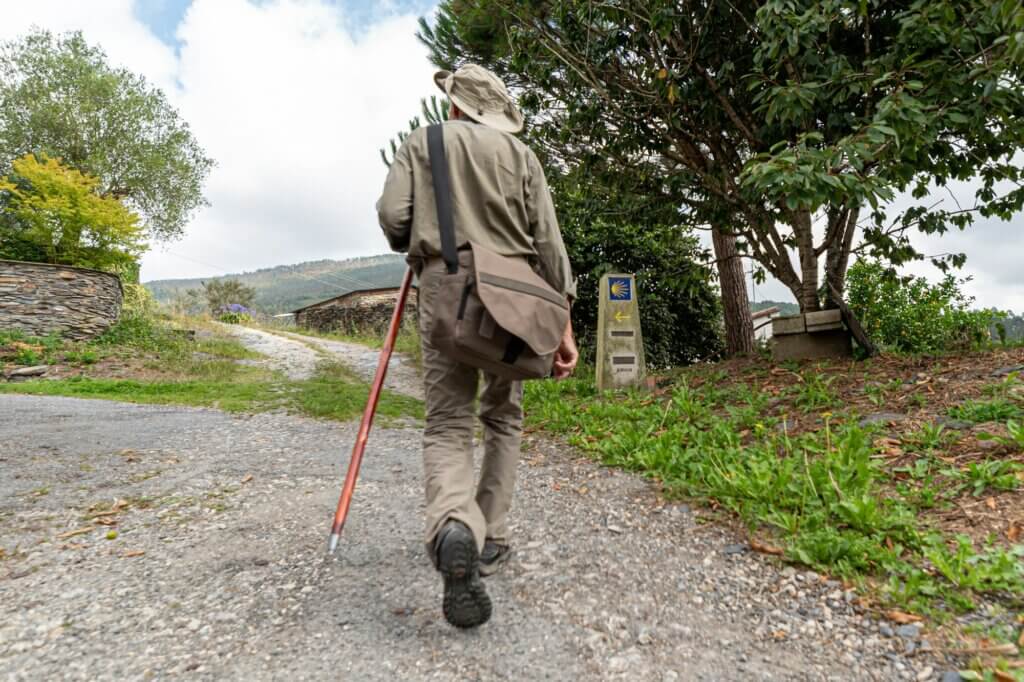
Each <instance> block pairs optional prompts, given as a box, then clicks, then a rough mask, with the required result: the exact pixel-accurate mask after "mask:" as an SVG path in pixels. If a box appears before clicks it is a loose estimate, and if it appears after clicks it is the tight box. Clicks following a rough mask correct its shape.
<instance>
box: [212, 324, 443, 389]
mask: <svg viewBox="0 0 1024 682" xmlns="http://www.w3.org/2000/svg"><path fill="white" fill-rule="evenodd" d="M221 328H222V329H223V330H224V331H226V332H228V333H229V334H232V335H234V336H235V337H237V338H238V339H239V340H240V341H241V342H242V343H244V344H245V345H246V346H248V347H249V348H251V349H252V350H255V351H257V352H259V353H262V354H263V355H266V356H267V359H266V360H265V361H261V362H264V363H265V364H266V366H267V367H270V368H271V369H276V370H280V371H282V372H284V373H285V374H286V375H287V376H288V377H289V378H291V379H308V378H309V377H311V376H313V373H314V372H315V370H316V365H317V363H318V362H321V361H322V360H324V359H334V360H338V361H340V362H342V363H344V364H345V365H347V366H348V367H350V368H351V369H352V370H353V371H354V372H355V373H356V374H357V375H359V376H360V377H362V378H363V379H364V380H366V381H370V380H372V379H373V376H374V374H375V373H376V371H377V362H378V360H379V359H380V351H378V350H375V349H373V348H367V347H366V346H360V345H359V344H356V343H345V342H343V341H334V340H330V339H320V338H316V337H312V336H302V335H300V334H290V333H288V332H284V331H276V332H273V333H271V332H266V331H263V330H260V329H252V328H251V327H243V326H241V325H233V324H225V325H221ZM384 387H385V388H386V389H388V390H391V391H395V392H396V393H402V394H404V395H409V396H412V397H414V398H420V399H422V398H423V384H422V381H421V379H420V375H419V370H418V369H417V368H416V364H415V363H414V362H413V361H412V359H411V358H406V357H404V356H402V355H400V354H398V353H395V354H394V355H392V357H391V363H390V364H389V365H388V374H387V378H386V379H385V380H384Z"/></svg>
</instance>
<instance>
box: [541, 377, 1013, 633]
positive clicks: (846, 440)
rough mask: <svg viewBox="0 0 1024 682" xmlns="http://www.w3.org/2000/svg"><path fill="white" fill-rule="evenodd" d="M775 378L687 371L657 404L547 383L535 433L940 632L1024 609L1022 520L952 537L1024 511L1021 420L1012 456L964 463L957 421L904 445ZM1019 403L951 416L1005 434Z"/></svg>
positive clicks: (968, 457)
mask: <svg viewBox="0 0 1024 682" xmlns="http://www.w3.org/2000/svg"><path fill="white" fill-rule="evenodd" d="M778 372H779V373H780V374H782V373H785V374H787V376H788V374H791V373H794V368H780V369H779V370H778ZM766 373H767V372H766V371H765V370H763V369H757V370H752V376H751V377H750V378H747V377H739V378H738V379H737V378H736V377H733V379H731V380H729V381H727V380H725V376H724V374H723V373H722V372H721V370H718V371H717V372H713V373H710V376H706V377H704V380H703V381H691V380H690V377H689V376H688V375H687V374H685V373H681V374H679V375H678V376H677V377H676V379H675V380H674V382H672V383H671V384H670V385H667V386H664V385H663V386H662V388H660V389H658V390H656V391H655V392H654V393H653V394H652V393H627V394H619V395H600V394H598V392H597V391H596V389H595V388H594V385H593V382H592V380H591V379H590V378H589V377H582V378H577V379H573V380H570V381H567V382H564V383H554V382H542V383H541V382H538V383H532V384H529V385H528V387H527V397H526V400H527V415H528V424H529V426H530V427H531V428H534V429H544V430H546V431H549V432H553V433H556V434H561V435H562V436H564V437H565V438H566V439H567V440H568V441H569V442H570V443H571V444H572V445H574V446H577V447H579V448H581V449H582V450H584V451H586V452H589V453H591V454H593V455H594V456H595V457H597V458H598V459H600V460H601V461H602V462H603V463H605V464H607V465H611V466H617V467H622V468H625V469H630V470H634V471H639V472H642V473H643V474H645V475H647V476H651V477H653V478H656V479H658V480H659V481H660V482H661V483H662V486H663V489H664V490H665V492H666V493H667V494H669V495H677V496H684V497H687V498H692V499H698V500H704V501H706V502H707V503H708V504H710V505H711V506H712V507H714V508H724V509H726V510H729V511H730V512H733V513H734V514H735V515H736V517H737V518H738V519H739V520H741V521H742V522H743V524H744V525H745V526H746V527H747V529H748V531H749V532H750V534H751V535H752V536H759V537H760V538H761V539H760V540H758V544H759V545H760V546H761V547H767V548H768V549H769V550H772V549H773V548H772V546H773V545H777V547H778V551H779V553H780V554H783V555H784V557H785V558H786V559H787V560H789V561H793V562H798V563H801V564H806V565H809V566H812V567H815V568H817V569H819V570H823V571H825V572H828V573H831V574H833V575H837V576H840V577H842V578H844V579H847V580H850V581H852V582H855V583H857V584H859V585H861V587H862V588H863V589H864V590H865V592H866V593H867V594H868V595H870V597H871V598H872V599H874V600H877V602H878V603H881V604H884V605H887V606H888V607H889V608H898V609H904V610H906V611H911V612H914V613H919V614H922V615H928V616H930V617H932V618H934V619H936V620H937V621H944V620H948V619H950V618H951V617H953V616H955V615H957V614H961V613H964V612H967V611H969V610H972V609H974V608H976V607H978V606H979V605H981V604H985V605H987V607H988V608H996V609H1003V610H1004V611H1005V612H1006V613H1013V612H1014V611H1019V610H1020V609H1021V608H1024V545H1021V544H1020V543H1019V540H1020V539H1021V536H1020V533H1021V529H1020V527H1019V526H1015V525H1014V521H1013V518H1014V517H1013V515H1012V513H1011V514H1010V517H1008V518H1007V521H1009V522H1010V525H1009V530H1007V531H1006V533H1007V534H1006V535H1005V536H1003V537H994V536H987V537H986V536H982V537H970V536H968V535H966V534H963V533H960V532H958V531H956V530H955V525H950V524H947V523H945V521H946V517H947V516H950V515H953V516H955V515H956V514H957V511H958V507H959V505H963V504H970V503H969V502H967V500H974V499H978V500H979V501H984V502H985V505H986V507H987V508H988V509H999V506H998V505H999V504H1000V503H999V502H997V501H996V498H997V496H999V495H1001V494H1009V495H1010V497H1009V498H1008V502H1006V503H1004V504H1010V505H1014V504H1015V502H1014V501H1015V500H1018V499H1019V494H1020V492H1021V491H1022V488H1024V451H1022V448H1020V447H1017V445H1016V441H1015V438H1016V436H1015V435H1013V434H1020V427H1019V426H1016V424H1017V423H1016V422H1013V423H1014V425H1015V430H1014V431H1012V432H1010V435H1009V436H1007V437H1005V439H1004V440H1003V441H1000V443H1002V444H1003V446H1004V447H1005V448H1006V449H1007V450H1006V451H1005V452H1003V451H988V454H984V453H983V454H981V455H979V454H977V453H975V452H974V451H973V450H972V451H971V452H968V453H965V454H964V455H962V456H961V455H959V454H953V451H952V448H953V446H954V445H956V444H957V443H958V442H959V441H960V440H961V439H962V438H963V435H962V434H953V433H950V432H949V431H948V430H947V429H946V428H945V427H944V426H943V425H942V424H941V423H936V422H934V421H932V422H926V423H924V424H921V425H920V426H918V427H916V428H908V429H907V431H906V433H904V434H899V435H897V436H893V435H892V434H891V433H889V432H888V431H887V430H886V428H885V427H884V426H882V425H874V426H861V420H860V416H861V415H859V414H858V413H857V411H856V409H851V406H850V405H848V404H846V403H844V401H843V399H842V397H841V396H840V387H839V386H838V382H837V381H834V380H835V378H836V376H837V375H831V376H826V375H825V374H824V373H822V372H821V371H820V370H818V369H813V370H809V371H806V372H804V373H802V374H799V375H798V376H799V377H800V380H799V381H798V382H795V383H793V384H792V385H791V386H789V387H786V388H781V389H776V390H775V391H774V393H772V392H768V391H767V389H766V385H767V384H768V383H769V382H768V381H764V382H763V383H762V382H761V381H760V379H761V378H762V377H763V376H764V374H766ZM720 375H721V376H720ZM862 385H863V384H862ZM867 385H868V386H878V387H884V389H879V390H878V391H872V392H866V395H865V391H863V389H861V395H865V397H866V398H867V400H868V403H869V409H870V408H871V407H876V408H881V407H888V406H889V405H891V404H897V403H899V404H902V405H914V404H920V403H921V402H922V401H920V400H913V399H911V398H910V397H909V396H908V395H906V391H907V384H905V383H904V382H903V381H901V380H895V379H889V380H887V381H877V380H875V381H873V382H871V383H867ZM922 385H923V386H924V385H927V382H924V383H922ZM1012 389H1013V387H1012V386H1011V387H1010V388H1008V389H1006V390H1004V391H1003V392H1002V393H999V395H996V396H994V397H992V398H991V400H990V403H991V402H992V401H1003V402H1002V403H999V405H1001V406H1002V407H1000V408H999V409H991V408H990V407H985V408H981V409H979V408H978V405H976V404H974V403H971V402H969V401H965V402H964V403H962V404H961V405H960V406H959V408H956V409H950V410H949V413H950V414H951V415H955V416H962V417H963V418H965V419H970V420H971V421H981V420H986V421H991V420H994V419H995V420H1003V419H1005V418H1006V417H1007V416H1010V415H1014V414H1018V413H1017V412H1016V409H1019V407H1020V406H1021V405H1022V404H1024V403H1022V402H1020V400H1019V398H1018V397H1016V394H1013V393H1010V392H1009V391H1010V390H1012ZM879 398H881V399H879ZM769 405H773V406H774V409H767V407H768V406H769ZM1007 405H1008V406H1012V407H1014V408H1016V409H1014V410H1010V409H1007V408H1006V406H1007ZM826 409H827V410H832V412H830V411H823V410H826ZM797 419H798V420H799V422H797V421H795V420H797ZM971 438H973V437H971ZM974 442H977V441H976V440H975V441H974ZM957 453H959V450H958V451H957ZM1011 509H1012V507H1011ZM1007 511H1010V510H1007Z"/></svg>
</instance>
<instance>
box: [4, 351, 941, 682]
mask: <svg viewBox="0 0 1024 682" xmlns="http://www.w3.org/2000/svg"><path fill="white" fill-rule="evenodd" d="M269 336H272V337H273V336H274V335H269ZM245 338H248V339H251V343H253V344H257V343H260V344H262V347H263V348H264V349H271V348H278V345H277V342H276V341H273V340H270V341H267V340H266V339H264V338H263V337H259V338H260V339H262V340H256V335H249V334H247V333H246V336H245ZM296 346H301V347H302V348H306V349H309V346H306V345H304V344H299V343H298V342H295V341H289V342H288V343H287V344H286V345H282V346H281V348H282V350H281V351H280V353H282V354H283V355H275V356H274V359H275V361H276V362H278V363H280V366H281V367H287V368H288V369H289V371H291V372H299V371H300V370H301V369H302V368H301V365H302V363H305V362H307V360H309V356H308V355H306V354H305V353H304V352H303V351H302V350H297V349H296ZM285 349H286V350H285ZM271 352H272V353H275V354H276V353H278V352H279V351H277V350H273V351H271ZM324 352H328V351H324ZM371 355H373V356H374V358H375V356H376V354H375V352H372V353H371ZM314 356H316V357H317V359H320V358H321V357H322V354H318V353H316V352H314ZM374 362H375V360H374ZM307 369H308V366H307ZM302 371H305V370H302ZM389 376H391V374H390V373H389ZM410 388H413V387H410ZM356 426H357V425H356V424H354V423H349V424H338V423H333V422H326V421H317V420H312V419H306V418H300V417H293V416H287V415H282V414H259V415H250V416H239V415H228V414H225V413H221V412H218V411H215V410H208V409H192V408H182V407H170V406H154V405H127V404H120V403H114V402H108V401H100V400H92V401H90V400H77V399H69V398H51V397H37V396H15V395H0V471H2V474H3V475H2V476H0V548H3V550H4V553H5V555H4V560H3V561H0V603H3V604H4V607H5V609H4V610H5V614H7V615H5V618H3V619H0V679H16V680H22V679H24V680H29V679H164V678H167V677H170V676H176V675H184V674H188V673H192V674H194V675H195V677H197V678H200V679H210V680H213V679H245V680H254V681H260V680H271V679H353V680H355V679H358V680H393V679H416V680H420V679H431V680H441V681H448V680H466V679H499V680H510V679H516V680H519V679H529V680H535V679H536V680H542V679H546V680H563V679H587V680H591V679H592V680H635V679H653V680H659V679H660V680H681V679H686V680H690V679H693V680H734V679H744V680H746V679H751V680H808V681H811V680H814V681H817V680H831V679H834V680H848V679H856V680H892V679H911V680H912V679H914V677H913V676H914V675H915V674H916V673H915V672H914V671H916V670H918V669H919V668H921V667H923V666H925V665H929V664H932V663H933V661H931V660H923V658H926V656H925V655H924V654H923V653H922V651H921V650H920V649H918V651H916V652H915V653H916V654H917V655H916V656H915V658H914V663H913V665H912V664H910V663H909V662H908V661H907V659H905V658H904V657H903V655H902V647H900V649H899V650H894V649H892V648H890V647H891V642H890V641H888V640H886V641H882V640H879V639H878V637H877V635H876V631H875V629H874V626H872V625H871V622H870V620H868V627H865V626H864V621H865V620H866V619H867V616H868V615H869V614H867V613H860V612H858V611H857V608H856V607H855V606H854V605H852V604H847V603H845V600H841V599H835V598H831V597H834V594H833V593H834V592H835V590H836V589H837V588H836V587H835V586H834V585H831V586H830V585H829V584H828V583H827V581H823V580H822V579H820V577H819V576H818V575H817V574H814V573H808V572H803V573H801V572H797V571H796V570H795V569H794V568H793V567H788V566H787V567H782V566H779V565H778V562H777V560H775V559H772V558H768V557H764V556H762V555H759V554H756V553H753V552H749V551H743V552H737V553H731V554H728V555H727V556H723V554H725V553H726V550H727V549H728V548H730V547H736V546H743V547H746V545H745V544H744V540H743V538H742V537H739V536H737V535H736V533H735V532H734V531H732V530H730V529H728V528H726V527H722V526H716V525H714V524H699V523H697V520H696V518H695V513H694V512H693V511H691V510H690V509H689V508H688V507H682V506H681V505H671V506H670V505H667V504H666V503H665V501H664V500H663V499H661V498H660V497H659V492H658V490H657V488H656V487H655V486H654V485H652V484H651V482H650V481H648V480H646V479H643V478H641V477H638V476H633V475H630V474H627V473H625V472H622V471H617V470H614V469H608V468H604V467H600V466H598V465H596V464H594V463H592V462H590V461H588V460H587V459H585V458H581V457H580V456H579V453H576V452H574V451H573V450H572V449H571V448H568V447H566V446H563V445H560V444H557V443H553V442H550V441H547V440H540V439H535V438H532V437H528V439H527V441H526V442H525V443H524V455H523V457H522V460H521V462H520V466H519V488H518V493H517V497H516V504H515V509H514V510H513V515H512V518H511V525H512V527H511V531H512V537H511V541H512V544H513V545H514V547H515V549H516V553H514V554H513V556H512V558H511V559H510V561H509V563H508V564H507V565H506V567H505V569H504V570H503V571H502V572H501V573H499V574H498V575H496V576H494V577H491V578H488V582H487V583H486V584H487V588H488V591H489V592H490V594H491V597H492V599H493V600H494V604H495V613H494V616H493V618H492V621H491V622H490V623H488V624H487V625H485V626H483V627H482V628H480V629H479V630H478V631H474V632H461V631H457V630H455V629H453V628H451V627H449V626H448V625H446V624H445V622H444V620H443V618H442V616H441V608H440V603H441V582H440V580H439V579H438V577H437V574H436V572H435V571H434V570H433V568H432V567H431V565H430V562H429V560H428V558H427V557H426V555H425V553H424V551H423V547H422V533H423V529H422V504H423V502H422V469H421V464H420V458H419V448H420V438H421V434H420V431H419V430H417V429H411V428H408V429H404V428H388V429H385V428H378V429H375V430H374V432H373V433H372V435H371V438H370V443H369V447H368V450H367V453H366V458H365V460H364V463H363V468H362V472H361V476H360V481H359V485H358V486H357V488H356V493H355V496H354V498H353V505H352V510H351V513H350V516H349V519H348V522H347V524H346V528H345V534H344V536H343V537H342V540H341V546H340V548H339V551H338V553H337V554H336V555H334V556H326V553H325V544H326V543H325V540H326V534H327V531H328V527H327V526H328V522H329V520H330V517H331V514H332V513H333V511H334V507H335V504H336V502H337V495H338V489H339V484H340V482H341V480H340V479H341V475H342V473H343V470H342V468H341V467H342V466H344V465H345V464H347V453H348V451H349V449H350V448H351V444H352V441H353V439H354V437H355V433H356ZM129 452H130V453H131V454H132V457H131V458H127V457H125V456H124V454H123V453H129ZM339 465H341V466H339ZM243 481H245V482H243ZM44 487H45V488H48V489H49V493H48V494H46V495H32V494H31V493H32V491H35V490H39V489H41V488H44ZM580 490H586V491H587V492H586V494H583V493H580V492H579V491H580ZM117 500H124V501H125V504H124V505H122V506H121V507H119V508H120V511H119V513H118V514H116V515H115V516H114V517H113V518H115V519H116V520H115V526H113V528H116V529H117V531H118V537H117V538H116V540H112V541H108V540H105V539H104V536H105V534H106V527H105V526H96V525H95V524H94V523H93V521H92V519H93V518H94V517H93V516H91V515H90V510H92V511H93V512H95V511H96V510H97V509H99V508H100V507H102V508H104V509H109V508H110V507H111V506H112V505H114V504H115V502H116V501H117ZM666 511H668V512H669V513H665V512H666ZM612 521H614V525H616V526H617V527H620V528H622V529H624V531H625V532H622V533H610V532H608V530H607V529H608V526H609V523H611V522H612ZM94 527H95V528H97V529H96V530H91V531H90V532H86V533H82V534H79V535H74V536H66V537H63V538H61V537H59V536H61V535H62V534H67V533H68V532H69V531H74V530H78V529H82V528H94ZM796 580H799V585H800V589H799V590H797V589H796V587H795V584H796ZM785 588H790V590H787V589H785ZM814 609H819V613H820V614H821V615H820V620H819V618H811V617H809V616H804V615H801V613H806V614H809V613H811V612H812V611H813V610H814ZM825 614H830V615H831V620H828V619H827V616H826V615H825ZM886 629H888V636H892V634H893V633H892V631H891V628H888V626H884V625H883V626H879V628H878V633H881V634H882V635H886ZM915 638H916V635H915ZM930 655H931V654H929V656H930ZM943 663H945V664H944V665H941V666H940V667H939V668H938V669H950V668H952V667H953V666H954V665H955V664H954V663H953V662H952V661H948V662H946V661H943ZM933 667H934V666H933Z"/></svg>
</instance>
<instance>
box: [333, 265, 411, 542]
mask: <svg viewBox="0 0 1024 682" xmlns="http://www.w3.org/2000/svg"><path fill="white" fill-rule="evenodd" d="M411 286H412V269H411V268H410V269H408V270H406V271H405V278H404V279H403V280H402V287H401V288H400V289H399V290H398V303H397V304H396V305H395V312H394V313H392V315H391V326H390V327H388V335H387V337H385V339H384V347H383V348H381V349H380V360H379V361H378V362H377V374H376V375H375V376H374V377H373V385H371V386H370V397H369V398H368V399H367V400H366V409H364V410H363V421H362V422H360V424H359V434H358V435H357V436H356V444H355V446H354V447H353V448H352V460H351V461H350V462H349V463H348V473H347V474H345V485H344V486H343V487H342V489H341V498H340V499H339V500H338V510H337V511H336V512H335V514H334V524H333V525H332V526H331V539H330V541H329V542H328V544H327V552H328V553H329V554H334V550H336V549H337V548H338V539H339V538H340V537H341V530H342V528H344V527H345V517H347V516H348V508H349V505H350V504H351V503H352V492H353V491H354V490H355V488H356V478H358V477H359V465H360V464H362V461H363V451H364V450H366V441H367V439H368V438H369V437H370V428H371V427H372V426H373V416H374V415H375V414H376V413H377V402H378V401H379V400H380V393H381V391H382V390H383V388H384V377H385V376H386V375H387V373H388V363H389V362H390V361H391V353H392V351H394V349H395V339H396V338H397V337H398V329H399V327H400V326H401V323H402V313H403V312H405V302H406V300H407V299H408V298H409V288H410V287H411Z"/></svg>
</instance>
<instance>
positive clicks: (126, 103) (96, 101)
mask: <svg viewBox="0 0 1024 682" xmlns="http://www.w3.org/2000/svg"><path fill="white" fill-rule="evenodd" d="M28 153H45V154H48V155H50V156H52V157H55V158H60V159H61V160H62V162H63V163H65V164H67V165H69V166H71V167H73V168H76V169H78V170H80V171H82V172H83V173H87V174H89V175H91V176H94V177H96V178H98V179H99V191H100V193H101V194H103V195H104V196H110V197H114V198H117V199H121V200H123V201H124V202H125V203H126V204H127V205H128V206H129V207H130V208H131V209H132V210H134V211H135V212H137V213H138V214H139V215H140V216H141V217H142V220H143V224H144V225H145V227H146V228H147V232H148V233H149V236H150V237H152V238H155V239H161V240H166V239H173V238H175V237H178V236H180V235H181V234H182V232H183V230H184V227H185V225H186V224H187V222H188V220H189V218H190V216H191V215H192V214H193V212H194V211H195V210H196V209H197V208H199V207H200V206H202V205H203V204H204V203H205V201H204V199H203V193H202V190H203V183H204V182H205V180H206V177H207V175H208V174H209V172H210V169H211V167H212V165H213V161H212V160H211V159H210V158H209V157H207V156H206V154H205V152H204V151H203V149H202V148H201V147H200V146H199V143H198V142H197V141H196V139H195V137H194V136H193V135H192V132H191V131H190V130H189V127H188V124H187V123H185V122H184V121H183V120H182V119H181V117H180V116H179V114H178V112H177V111H176V110H175V109H174V108H173V107H172V106H171V105H170V104H169V103H168V102H167V99H166V98H165V97H164V94H163V93H162V92H161V91H160V90H158V89H156V88H154V87H152V86H150V85H149V84H148V83H147V82H146V81H145V79H144V78H142V77H141V76H139V75H136V74H134V73H132V72H130V71H128V70H126V69H120V68H114V67H112V66H110V65H109V64H108V63H107V59H106V55H105V54H104V53H103V51H102V50H100V49H99V48H96V47H93V46H90V45H89V44H88V43H87V42H86V41H85V39H84V38H83V37H82V35H81V34H80V33H69V34H66V35H63V36H60V37H55V36H53V35H52V34H50V33H48V32H45V31H43V32H35V33H32V34H30V35H28V36H27V37H25V38H23V39H21V40H16V41H13V42H10V43H6V44H4V45H2V46H0V173H5V172H7V171H8V170H10V166H11V163H12V161H13V160H14V159H16V158H19V157H21V156H23V155H25V154H28Z"/></svg>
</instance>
